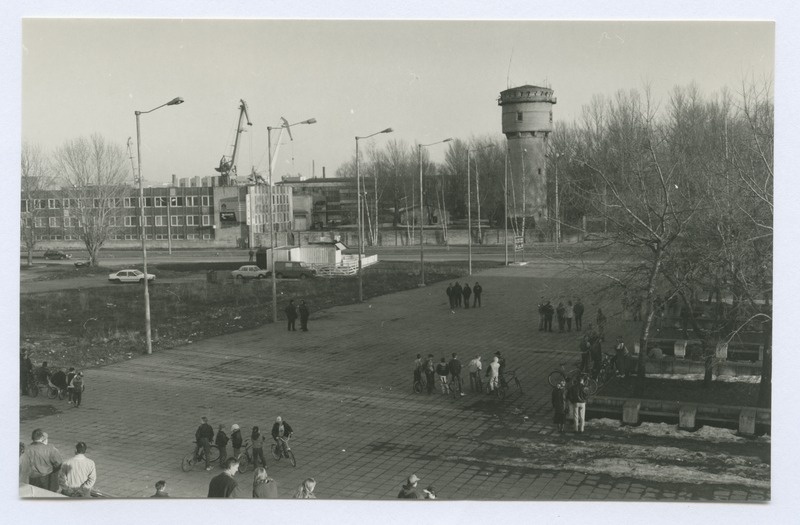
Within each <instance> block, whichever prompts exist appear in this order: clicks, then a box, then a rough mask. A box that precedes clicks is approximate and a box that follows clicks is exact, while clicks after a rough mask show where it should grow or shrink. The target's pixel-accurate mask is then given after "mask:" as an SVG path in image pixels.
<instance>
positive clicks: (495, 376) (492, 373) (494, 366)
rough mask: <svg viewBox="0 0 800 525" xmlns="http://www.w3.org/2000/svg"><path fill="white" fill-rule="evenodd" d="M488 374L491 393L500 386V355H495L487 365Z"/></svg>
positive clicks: (488, 390)
mask: <svg viewBox="0 0 800 525" xmlns="http://www.w3.org/2000/svg"><path fill="white" fill-rule="evenodd" d="M486 375H487V376H488V377H489V388H488V389H487V394H491V393H492V392H494V391H495V390H497V387H498V386H500V358H499V357H498V356H494V357H493V358H492V362H491V363H489V366H488V367H486Z"/></svg>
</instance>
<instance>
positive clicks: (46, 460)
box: [19, 428, 61, 492]
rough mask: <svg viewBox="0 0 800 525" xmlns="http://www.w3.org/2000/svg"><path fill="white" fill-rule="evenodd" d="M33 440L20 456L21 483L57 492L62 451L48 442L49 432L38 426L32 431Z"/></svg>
mask: <svg viewBox="0 0 800 525" xmlns="http://www.w3.org/2000/svg"><path fill="white" fill-rule="evenodd" d="M31 441H33V442H32V443H31V444H30V445H28V447H27V448H26V449H25V452H24V453H23V454H22V456H20V458H19V464H20V483H29V484H31V485H33V486H34V487H39V488H42V489H45V490H49V491H52V492H56V491H57V490H58V470H59V469H60V468H61V453H60V452H59V451H58V449H57V448H56V447H54V446H53V445H49V444H48V443H47V432H44V431H43V430H42V429H41V428H37V429H36V430H34V431H33V432H32V433H31Z"/></svg>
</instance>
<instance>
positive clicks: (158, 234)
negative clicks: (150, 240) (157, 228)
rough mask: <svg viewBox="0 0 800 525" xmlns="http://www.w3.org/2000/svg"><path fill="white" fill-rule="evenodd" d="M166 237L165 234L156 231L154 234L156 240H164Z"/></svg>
mask: <svg viewBox="0 0 800 525" xmlns="http://www.w3.org/2000/svg"><path fill="white" fill-rule="evenodd" d="M166 238H167V236H166V235H164V234H163V233H157V234H156V240H157V241H163V240H165V239H166Z"/></svg>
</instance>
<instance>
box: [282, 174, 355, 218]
mask: <svg viewBox="0 0 800 525" xmlns="http://www.w3.org/2000/svg"><path fill="white" fill-rule="evenodd" d="M362 183H363V181H362ZM275 186H276V187H278V188H280V187H288V188H291V193H292V195H294V196H299V195H307V196H311V201H310V205H311V209H310V210H303V209H301V208H298V209H297V210H296V212H297V213H303V214H305V213H306V212H307V213H310V216H311V218H310V224H309V225H308V226H309V228H308V229H310V230H329V229H336V228H338V227H340V226H350V225H355V224H356V223H357V222H358V193H357V190H356V179H354V178H313V179H305V180H285V181H282V182H278V183H277V184H276V185H275ZM365 187H371V186H366V185H365ZM303 202H305V201H303ZM298 204H300V202H298Z"/></svg>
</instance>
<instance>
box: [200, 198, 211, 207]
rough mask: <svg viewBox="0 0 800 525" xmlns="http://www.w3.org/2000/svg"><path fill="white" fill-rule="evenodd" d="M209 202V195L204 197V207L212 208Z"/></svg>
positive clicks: (202, 199) (202, 200)
mask: <svg viewBox="0 0 800 525" xmlns="http://www.w3.org/2000/svg"><path fill="white" fill-rule="evenodd" d="M209 201H210V197H209V196H208V195H203V197H202V198H201V202H202V203H203V206H210V204H209Z"/></svg>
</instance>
